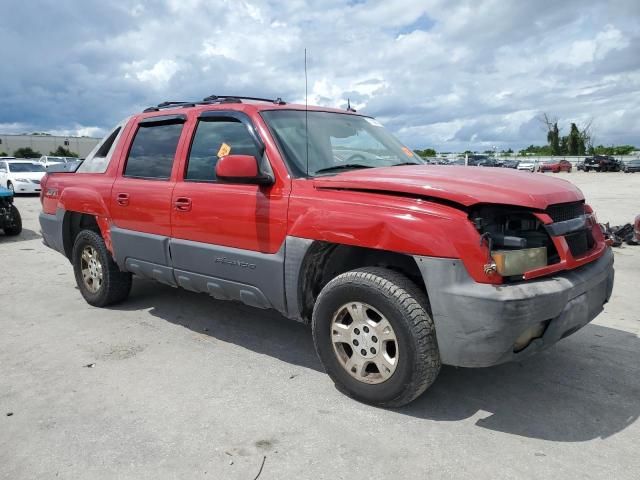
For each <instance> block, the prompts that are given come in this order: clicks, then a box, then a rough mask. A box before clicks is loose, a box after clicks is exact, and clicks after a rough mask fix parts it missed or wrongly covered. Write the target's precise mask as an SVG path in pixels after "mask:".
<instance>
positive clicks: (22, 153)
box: [13, 147, 42, 158]
mask: <svg viewBox="0 0 640 480" xmlns="http://www.w3.org/2000/svg"><path fill="white" fill-rule="evenodd" d="M13 156H14V157H16V158H38V157H41V156H42V154H41V153H40V152H38V151H37V150H33V149H32V148H31V147H23V148H18V149H17V150H16V151H14V152H13Z"/></svg>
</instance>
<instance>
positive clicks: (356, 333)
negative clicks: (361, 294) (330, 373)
mask: <svg viewBox="0 0 640 480" xmlns="http://www.w3.org/2000/svg"><path fill="white" fill-rule="evenodd" d="M331 343H332V345H333V352H334V354H335V355H336V358H337V359H338V362H339V363H340V365H341V366H342V368H344V369H345V371H346V372H347V373H348V374H349V375H351V376H352V377H353V378H355V379H356V380H358V381H360V382H363V383H368V384H378V383H383V382H385V381H387V380H389V378H391V376H392V375H393V373H394V372H395V370H396V367H397V366H398V358H399V357H398V355H399V349H398V339H397V337H396V334H395V332H394V331H393V327H392V326H391V323H390V322H389V320H387V319H386V318H385V316H384V315H382V313H380V311H378V310H377V309H375V308H373V307H372V306H371V305H369V304H366V303H363V302H349V303H347V304H345V305H343V306H342V307H340V308H339V309H338V310H337V311H336V312H335V314H334V315H333V318H332V320H331Z"/></svg>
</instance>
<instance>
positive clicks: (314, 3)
mask: <svg viewBox="0 0 640 480" xmlns="http://www.w3.org/2000/svg"><path fill="white" fill-rule="evenodd" d="M23 3H24V4H25V5H19V6H16V8H15V9H16V11H15V12H12V14H13V15H14V16H15V17H16V18H18V17H20V15H22V16H24V17H25V18H47V17H50V16H52V15H54V14H55V15H56V18H59V19H60V21H59V22H55V23H51V22H48V23H47V24H46V26H45V27H43V28H34V29H31V30H30V31H29V32H28V33H26V32H25V31H24V29H21V28H19V23H15V22H13V23H12V22H9V23H5V24H3V26H2V27H0V28H1V29H2V31H3V33H4V37H3V38H5V44H4V45H5V46H6V48H5V56H4V57H3V61H4V62H5V64H8V65H14V68H13V70H12V74H11V75H3V76H1V77H0V130H2V131H6V129H8V128H20V127H15V126H14V127H10V125H20V126H24V128H25V130H50V129H58V130H65V131H80V130H81V129H92V128H93V129H108V128H109V127H110V126H111V125H112V124H114V123H115V122H117V121H118V120H119V119H121V118H123V117H124V116H126V115H128V114H131V113H133V112H135V111H139V110H140V109H142V108H144V107H146V106H149V105H151V104H154V103H159V102H161V101H164V100H184V99H199V98H202V97H204V96H205V95H209V94H212V93H218V94H245V95H256V96H273V97H277V96H281V97H283V98H285V99H286V100H289V101H292V100H293V101H304V89H305V85H304V71H303V55H304V53H303V52H304V49H305V48H307V49H308V54H309V62H308V67H309V69H308V74H309V93H310V101H311V102H319V103H321V104H324V105H327V106H334V107H344V106H345V105H346V101H347V98H349V99H350V101H351V104H352V105H353V106H354V107H355V108H357V109H358V110H359V111H361V112H363V113H366V114H370V115H375V116H378V117H379V118H380V119H381V120H382V121H383V122H384V123H385V124H386V125H387V126H388V127H389V128H390V129H392V130H393V131H394V132H396V133H397V134H398V135H399V136H400V137H401V139H402V140H403V141H404V142H405V143H407V144H409V145H410V146H414V147H426V146H433V147H436V148H437V149H441V150H465V149H467V148H469V149H472V150H473V149H480V148H482V146H484V145H487V144H491V145H498V146H499V147H500V148H502V147H509V146H511V147H514V148H519V147H522V146H526V145H528V144H530V143H542V142H544V132H542V131H541V129H540V128H539V126H538V125H537V124H536V122H535V117H536V116H537V115H538V114H539V113H540V112H548V113H549V114H551V115H554V116H557V117H558V118H559V119H560V121H561V122H564V123H565V124H566V123H567V122H570V121H578V122H583V123H585V122H587V121H588V120H589V119H591V118H593V119H595V120H594V131H595V133H596V136H597V138H598V140H599V141H601V142H602V143H619V142H625V143H638V144H640V125H639V122H640V55H638V52H639V51H640V3H639V2H638V1H637V0H611V1H609V2H601V3H598V2H593V3H590V2H587V4H585V3H584V2H581V1H579V0H566V1H563V2H557V0H539V1H536V2H504V1H501V0H423V1H420V2H417V1H415V0H368V1H366V2H365V1H358V2H355V1H352V0H288V1H285V0H237V1H231V0H228V1H222V0H221V1H217V2H211V1H205V0H164V1H160V0H159V1H158V2H155V3H154V5H153V7H151V6H149V4H146V3H143V2H135V3H133V4H132V3H130V2H125V1H124V0H122V1H114V2H100V1H98V0H87V1H86V2H83V8H81V9H73V12H74V14H73V16H71V15H62V14H61V12H60V11H59V10H60V9H69V8H71V7H65V4H64V2H60V3H59V4H56V6H55V7H54V6H42V5H39V6H35V5H31V2H23ZM65 12H66V10H65ZM67 19H68V20H67ZM96 19H99V21H97V20H96ZM72 22H73V23H72ZM78 25H80V27H78ZM69 29H72V30H73V32H74V34H73V35H69V34H68V32H69ZM33 52H38V53H37V55H34V54H33ZM42 72H46V75H43V74H42ZM85 126H88V127H85ZM86 131H87V132H89V131H90V130H86Z"/></svg>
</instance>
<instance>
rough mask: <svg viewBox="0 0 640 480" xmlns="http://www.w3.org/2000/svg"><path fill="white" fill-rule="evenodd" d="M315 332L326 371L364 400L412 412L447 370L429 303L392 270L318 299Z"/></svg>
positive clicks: (337, 284) (341, 280)
mask: <svg viewBox="0 0 640 480" xmlns="http://www.w3.org/2000/svg"><path fill="white" fill-rule="evenodd" d="M312 326H313V339H314V344H315V348H316V351H317V352H318V356H319V357H320V361H321V362H322V364H323V366H324V368H325V370H326V372H327V373H328V374H329V376H330V377H331V379H332V380H333V382H334V383H335V385H336V387H337V388H338V389H339V390H341V391H342V392H344V393H346V394H347V395H349V396H351V397H353V398H355V399H356V400H359V401H362V402H365V403H369V404H372V405H377V406H381V407H400V406H402V405H406V404H407V403H409V402H411V401H413V400H414V399H416V398H417V397H418V396H419V395H421V394H422V393H423V392H424V391H425V390H426V389H427V388H428V387H429V386H430V385H431V384H432V383H433V382H434V380H435V379H436V377H437V376H438V372H439V371H440V366H441V363H440V354H439V351H438V343H437V341H436V332H435V328H434V324H433V321H432V319H431V317H430V316H429V313H428V300H427V297H426V295H425V294H424V293H423V292H422V291H421V290H420V289H419V288H418V287H417V286H416V285H415V284H414V283H413V282H412V281H411V280H409V279H408V278H407V277H405V276H404V275H402V274H400V273H397V272H394V271H392V270H388V269H385V268H378V267H370V268H362V269H357V270H352V271H350V272H347V273H343V274H342V275H339V276H337V277H336V278H334V279H333V280H331V281H330V282H329V283H328V284H327V285H326V286H325V287H324V288H323V289H322V291H321V292H320V295H319V296H318V299H317V301H316V304H315V307H314V310H313V323H312Z"/></svg>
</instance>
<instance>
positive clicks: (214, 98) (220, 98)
mask: <svg viewBox="0 0 640 480" xmlns="http://www.w3.org/2000/svg"><path fill="white" fill-rule="evenodd" d="M242 100H255V101H257V102H269V103H275V104H276V105H286V102H285V101H284V100H282V98H280V97H278V98H276V99H272V98H260V97H243V96H238V95H209V96H208V97H205V98H203V99H202V101H201V102H162V103H159V104H158V105H156V106H155V107H149V108H145V109H144V110H143V112H145V113H147V112H157V111H159V110H164V109H165V108H178V107H195V106H196V105H210V104H213V103H242Z"/></svg>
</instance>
